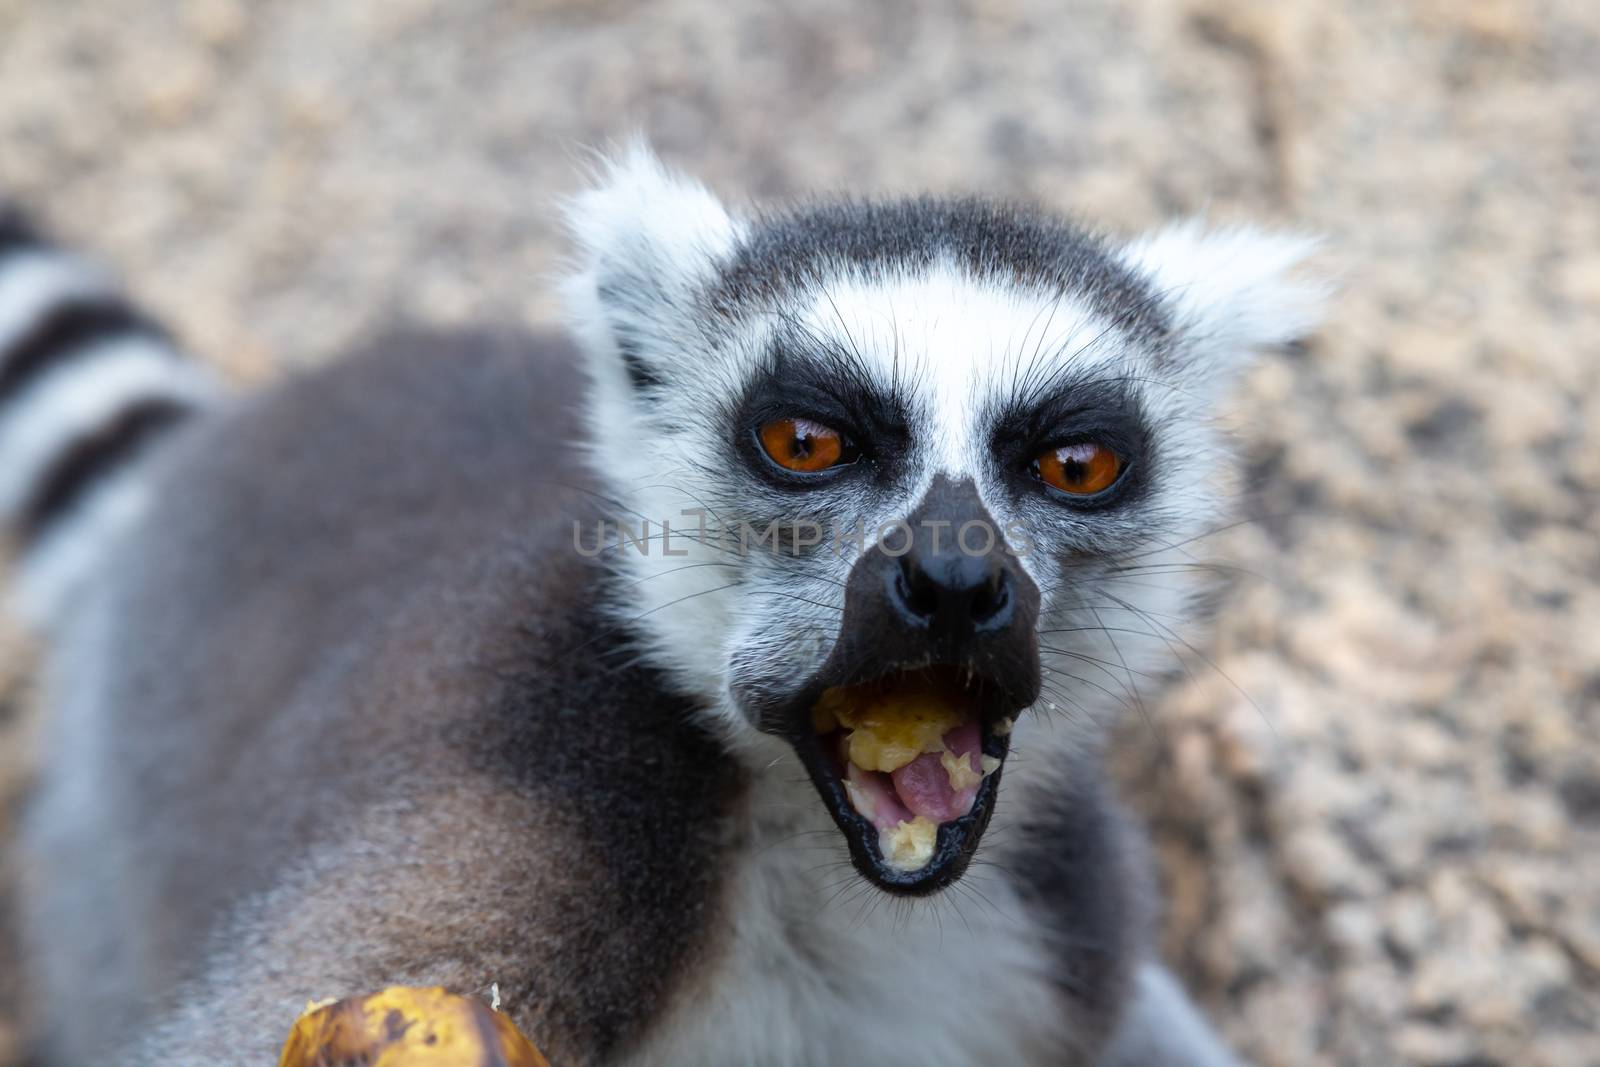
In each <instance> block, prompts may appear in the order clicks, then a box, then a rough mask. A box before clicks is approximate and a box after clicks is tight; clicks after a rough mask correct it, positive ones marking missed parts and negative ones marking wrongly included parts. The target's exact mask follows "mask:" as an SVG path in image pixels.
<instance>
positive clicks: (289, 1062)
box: [278, 986, 550, 1067]
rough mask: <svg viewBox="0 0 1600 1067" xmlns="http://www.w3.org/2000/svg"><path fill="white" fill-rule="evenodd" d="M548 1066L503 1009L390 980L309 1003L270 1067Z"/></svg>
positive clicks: (441, 990)
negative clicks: (355, 1066) (365, 992)
mask: <svg viewBox="0 0 1600 1067" xmlns="http://www.w3.org/2000/svg"><path fill="white" fill-rule="evenodd" d="M349 1063H359V1064H363V1065H366V1067H550V1064H549V1061H547V1060H546V1059H545V1058H544V1056H542V1055H540V1053H539V1050H538V1049H536V1048H534V1047H533V1044H532V1042H530V1041H529V1040H528V1039H527V1038H525V1037H523V1036H522V1033H521V1032H520V1031H519V1030H518V1029H517V1028H516V1027H515V1026H514V1025H512V1023H511V1020H510V1019H507V1018H506V1017H505V1016H504V1015H501V1014H500V1013H499V1012H497V1011H495V1010H493V1009H491V1008H490V1007H489V1005H487V1004H485V1003H483V1002H482V1001H481V1000H477V999H476V998H473V997H460V996H455V995H454V994H451V993H447V992H445V991H444V990H443V989H438V988H432V989H411V988H406V987H404V986H394V987H392V988H390V989H385V990H384V991H383V992H381V993H374V994H372V995H371V996H365V997H350V998H348V999H346V1000H340V1001H335V1002H332V1003H324V1004H312V1005H309V1006H308V1007H307V1009H306V1011H305V1013H304V1014H303V1015H301V1016H300V1018H299V1019H297V1020H296V1021H295V1024H294V1028H293V1029H292V1030H290V1032H289V1041H288V1043H287V1044H285V1045H284V1046H283V1055H282V1056H281V1057H280V1058H279V1059H278V1067H340V1065H343V1064H349Z"/></svg>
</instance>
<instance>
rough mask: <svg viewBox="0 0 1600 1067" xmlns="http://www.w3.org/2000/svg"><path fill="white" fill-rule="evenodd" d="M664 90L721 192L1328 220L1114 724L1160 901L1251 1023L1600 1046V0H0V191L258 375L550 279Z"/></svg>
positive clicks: (536, 316)
mask: <svg viewBox="0 0 1600 1067" xmlns="http://www.w3.org/2000/svg"><path fill="white" fill-rule="evenodd" d="M635 127H638V128H642V129H644V130H646V131H647V132H648V133H649V134H650V136H651V137H652V139H653V140H654V142H655V144H656V145H657V146H658V147H659V149H660V150H661V151H662V152H663V153H664V154H665V155H666V156H667V157H668V158H669V159H670V160H672V161H674V162H676V163H679V164H680V165H683V166H685V167H687V168H688V169H691V170H693V171H695V172H697V173H699V174H701V175H703V176H705V177H706V178H707V179H709V180H710V181H711V182H712V183H713V184H714V185H716V186H719V187H720V188H721V189H723V190H724V191H725V192H728V193H731V194H733V195H735V196H743V195H749V196H751V197H753V198H756V199H760V198H766V197H778V196H784V195H788V194H794V193H801V192H804V191H807V190H817V189H821V190H834V189H849V190H857V191H860V190H879V191H893V190H906V189H913V188H933V189H936V190H979V191H985V192H993V193H1001V194H1015V195H1020V196H1025V197H1029V198H1033V199H1036V200H1040V201H1043V202H1045V203H1048V204H1050V205H1054V206H1057V207H1061V208H1067V209H1071V210H1074V211H1078V212H1081V213H1083V214H1085V215H1088V216H1090V217H1092V218H1094V219H1097V220H1101V221H1104V222H1106V223H1107V224H1110V225H1112V226H1114V227H1118V228H1126V229H1133V228H1137V227H1143V226H1148V225H1150V224H1153V223H1156V222H1158V221H1160V220H1162V219H1165V218H1167V217H1169V216H1172V215H1175V214H1184V213H1192V212H1198V211H1205V212H1207V213H1208V214H1210V215H1211V216H1212V217H1214V218H1217V219H1222V220H1227V219H1235V218H1246V217H1248V218H1259V219H1267V220H1274V221H1279V222H1285V223H1289V224H1293V225H1297V226H1303V227H1308V228H1312V229H1316V230H1319V231H1321V232H1323V233H1326V234H1327V235H1328V236H1329V252H1328V255H1327V257H1326V258H1325V265H1326V266H1327V268H1328V269H1330V270H1333V271H1336V272H1337V273H1338V275H1339V276H1340V277H1341V279H1342V281H1343V285H1344V293H1343V296H1342V297H1341V298H1340V300H1339V302H1338V304H1337V306H1336V307H1335V309H1334V311H1333V314H1332V316H1331V319H1330V321H1329V324H1328V326H1327V328H1326V329H1325V330H1324V331H1323V332H1322V333H1321V334H1320V335H1319V336H1318V337H1317V338H1316V339H1315V340H1314V341H1312V342H1311V343H1309V344H1307V345H1305V346H1303V347H1297V348H1296V349H1295V350H1294V351H1292V352H1290V353H1288V354H1287V355H1285V356H1284V357H1281V358H1276V359H1272V360H1269V361H1266V362H1265V363H1264V364H1263V365H1262V366H1261V367H1260V368H1259V370H1258V371H1257V372H1256V373H1254V374H1253V375H1252V376H1251V377H1250V379H1249V380H1248V381H1247V382H1246V383H1245V385H1244V387H1243V388H1242V389H1241V390H1240V393H1239V395H1238V397H1237V404H1236V412H1237V414H1236V417H1235V419H1234V425H1235V426H1236V428H1237V434H1238V438H1239V441H1240V446H1241V448H1242V450H1243V453H1244V455H1245V458H1246V460H1247V463H1248V469H1249V471H1250V474H1251V478H1252V482H1251V484H1252V486H1253V487H1254V488H1253V492H1252V493H1251V496H1250V498H1249V500H1248V501H1247V506H1246V509H1245V512H1244V514H1245V517H1246V518H1248V519H1249V520H1250V521H1248V522H1246V523H1244V524H1242V525H1239V526H1237V527H1235V528H1231V529H1229V530H1226V531H1223V532H1221V533H1219V534H1218V535H1217V536H1216V537H1214V538H1211V539H1210V540H1209V541H1208V542H1207V544H1206V545H1205V546H1204V547H1205V548H1206V549H1207V550H1208V551H1209V552H1210V553H1212V554H1214V555H1215V556H1216V558H1218V559H1219V560H1221V561H1223V564H1224V565H1223V566H1221V567H1219V569H1218V575H1219V582H1220V595H1219V598H1218V600H1217V611H1216V620H1215V625H1214V626H1213V628H1212V631H1211V632H1210V633H1209V634H1197V635H1195V636H1194V637H1193V641H1194V649H1193V650H1192V651H1186V652H1185V655H1186V658H1187V660H1188V669H1187V670H1186V671H1184V672H1182V673H1179V674H1177V675H1176V676H1175V677H1174V679H1173V680H1172V681H1171V682H1170V683H1169V684H1167V685H1165V686H1155V685H1150V686H1147V687H1146V692H1145V693H1144V696H1145V699H1146V703H1147V705H1148V707H1149V711H1150V717H1149V722H1148V723H1146V722H1144V721H1141V720H1139V719H1138V718H1137V717H1133V722H1132V724H1131V725H1130V727H1129V729H1128V731H1127V735H1126V738H1125V739H1124V742H1123V745H1122V752H1123V754H1124V756H1125V759H1124V763H1125V767H1124V771H1125V777H1126V779H1127V782H1128V789H1129V792H1130V795H1132V796H1133V797H1134V798H1135V799H1136V801H1137V803H1138V804H1139V805H1140V806H1141V808H1142V809H1143V810H1145V811H1146V812H1147V813H1148V814H1149V816H1150V817H1151V819H1152V820H1153V824H1154V826H1155V828H1156V835H1157V842H1158V847H1159V852H1160V857H1161V862H1162V867H1163V872H1164V876H1165V879H1166V882H1167V887H1168V900H1169V903H1168V913H1167V919H1166V941H1165V944H1166V947H1167V950H1168V953H1169V955H1170V957H1171V959H1172V960H1173V961H1174V963H1175V964H1176V965H1177V966H1178V967H1179V969H1180V970H1181V971H1182V972H1183V974H1184V975H1185V977H1186V978H1187V979H1188V980H1189V982H1190V983H1191V984H1192V985H1193V986H1194V988H1195V989H1196V990H1197V992H1198V994H1199V996H1200V997H1201V999H1202V1000H1203V1001H1204V1002H1205V1003H1206V1004H1207V1006H1208V1007H1209V1008H1210V1009H1211V1011H1212V1012H1213V1013H1214V1014H1215V1016H1216V1018H1217V1019H1218V1020H1219V1022H1220V1024H1221V1026H1222V1027H1223V1029H1224V1030H1225V1031H1226V1032H1227V1034H1228V1035H1229V1036H1230V1038H1231V1039H1232V1040H1233V1041H1234V1042H1236V1043H1237V1045H1238V1046H1239V1047H1240V1048H1241V1049H1242V1050H1244V1051H1245V1052H1246V1053H1247V1054H1248V1055H1249V1056H1250V1057H1252V1058H1253V1059H1254V1060H1255V1061H1256V1062H1257V1063H1260V1064H1263V1065H1274V1067H1278V1065H1281V1067H1289V1065H1296V1067H1299V1065H1324V1064H1325V1065H1334V1064H1337V1065H1341V1067H1374V1065H1377V1067H1383V1065H1389V1064H1418V1065H1433V1067H1595V1065H1597V1064H1600V737H1597V734H1600V515H1597V513H1596V512H1597V502H1600V432H1597V431H1596V429H1595V427H1596V426H1597V425H1600V6H1596V5H1595V4H1593V3H1592V2H1591V0H1403V2H1395V0H1362V2H1353V3H1340V4H1330V3H1326V2H1323V0H1277V2H1269V0H1261V2H1233V3H1230V2H1224V0H1169V2H1160V3H1148V4H1138V5H1120V4H1112V3H1089V2H1085V0H968V2H965V3H961V2H953V0H934V2H912V0H900V2H875V3H862V2H859V0H803V2H798V3H788V4H764V3H763V4H741V3H735V2H732V0H662V2H658V3H651V4H642V3H628V2H626V0H522V2H513V0H502V2H494V0H453V2H450V3H445V2H442V0H381V2H380V0H370V2H361V3H356V2H339V3H333V2H329V0H277V2H274V3H271V4H257V3H249V2H247V0H183V2H178V0H171V2H148V0H147V2H142V3H135V2H126V3H89V2H87V0H0V189H4V190H5V191H6V192H7V193H9V194H11V195H12V196H14V197H16V198H18V199H20V200H22V201H23V202H25V203H27V204H29V205H31V206H33V207H34V208H35V209H36V210H37V211H38V212H39V213H40V214H41V215H42V216H43V217H44V218H45V220H46V221H47V222H48V223H49V224H50V225H52V226H53V227H54V228H55V229H56V230H57V231H59V232H60V233H61V234H63V235H64V236H65V237H67V238H69V239H70V240H72V241H74V242H77V243H80V244H82V245H85V246H87V247H89V248H91V249H93V250H95V251H97V252H99V253H100V254H102V255H103V256H104V257H105V258H106V259H108V260H109V261H110V262H111V263H112V264H113V265H115V266H116V267H117V268H119V269H120V271H121V272H122V273H123V274H124V275H125V276H126V277H127V278H128V280H129V282H130V285H131V287H132V289H133V290H134V291H135V292H136V293H137V294H138V295H139V296H140V297H141V298H143V299H144V300H145V301H147V302H148V303H149V304H150V305H152V306H153V307H154V308H155V309H156V310H157V311H158V312H159V313H160V314H161V315H162V316H164V317H165V318H166V319H167V320H168V321H169V322H171V323H173V324H175V325H176V326H177V327H178V328H179V330H180V331H181V332H182V333H183V335H184V336H185V337H186V338H187V339H188V340H189V341H190V342H191V344H192V346H193V347H194V348H195V349H196V350H197V351H199V352H201V353H204V354H206V355H207V356H208V357H210V358H212V359H214V360H215V361H216V362H217V363H218V364H219V365H221V366H223V367H225V368H226V369H227V370H228V371H229V372H230V373H231V374H233V375H234V376H235V377H236V378H238V379H240V380H242V381H252V382H253V381H260V380H268V379H271V378H273V377H275V376H277V375H279V374H281V373H282V372H284V371H285V370H286V369H287V368H292V367H294V366H297V365H305V364H309V363H314V362H316V361H318V360H322V359H326V358H328V357H330V356H331V355H333V354H335V353H337V352H338V351H339V350H340V349H341V348H342V347H343V346H345V345H346V344H347V343H348V342H350V341H351V340H352V339H354V338H356V337H358V336H359V335H361V334H363V333H366V332H369V331H372V330H374V329H375V328H377V327H378V326H379V325H380V324H382V323H384V322H386V321H391V320H393V319H394V318H396V317H400V318H406V319H411V320H421V321H427V322H455V321H462V320H469V319H480V318H493V319H500V320H505V319H517V318H522V319H528V320H534V321H547V320H549V319H550V318H552V317H553V316H554V314H555V308H554V305H553V303H552V301H551V298H550V295H549V290H548V286H547V285H546V279H547V278H548V277H549V275H550V272H551V271H552V269H553V268H554V267H555V266H556V265H557V264H558V262H559V256H560V254H561V242H560V235H559V232H558V229H557V226H556V225H555V223H554V221H553V216H552V210H551V208H552V202H553V200H554V199H555V198H556V197H557V196H558V195H559V194H561V193H563V192H567V191H570V190H572V189H573V188H574V187H575V185H576V184H577V183H578V182H579V180H580V178H579V173H580V171H581V169H582V159H583V155H582V152H581V150H580V148H579V146H582V145H585V144H595V143H598V142H600V141H603V140H604V139H605V138H608V137H615V136H620V135H625V134H627V133H628V132H629V131H630V130H631V129H633V128H635ZM13 647H15V646H13V645H4V646H0V648H6V649H9V648H13ZM20 659H21V655H20V653H19V652H7V651H0V673H4V674H5V675H6V676H7V678H6V681H5V682H4V683H3V684H0V731H3V732H0V796H3V797H9V798H12V800H13V801H14V799H15V798H16V797H17V796H18V795H20V792H21V791H22V789H23V788H24V786H25V782H26V774H27V772H26V766H27V763H26V759H25V753H26V745H25V743H24V741H25V737H24V735H25V733H26V732H27V730H28V729H29V728H30V726H31V724H32V723H33V722H34V719H35V713H34V712H32V711H30V710H29V705H28V701H27V699H26V693H25V687H24V684H23V682H22V681H21V678H22V677H23V674H24V672H23V670H22V669H21V668H20V667H19V666H18V664H19V661H20ZM7 832H9V824H8V823H7V822H6V821H5V818H4V817H3V813H0V834H3V833H7ZM0 951H3V942H0ZM23 981H25V977H23V976H18V975H17V974H16V973H15V969H14V968H10V969H7V968H6V967H5V966H4V964H3V963H0V1064H6V1061H7V1060H8V1058H9V1057H10V1056H13V1055H14V1054H15V1053H14V1050H15V1045H16V1033H17V1031H16V1026H15V1023H14V1021H13V1020H12V1018H10V1017H9V1015H8V1009H9V1008H11V1007H12V1006H13V1005H14V1002H15V1000H16V991H17V988H18V987H19V985H20V984H21V983H22V982H23ZM7 1049H11V1050H12V1052H11V1053H8V1052H7V1051H6V1050H7ZM7 1067H9V1065H7Z"/></svg>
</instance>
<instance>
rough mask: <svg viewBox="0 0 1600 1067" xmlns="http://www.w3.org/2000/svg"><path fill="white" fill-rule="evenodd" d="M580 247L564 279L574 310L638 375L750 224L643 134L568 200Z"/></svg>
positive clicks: (645, 378) (597, 341) (589, 341)
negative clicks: (674, 167) (669, 164)
mask: <svg viewBox="0 0 1600 1067" xmlns="http://www.w3.org/2000/svg"><path fill="white" fill-rule="evenodd" d="M566 219H567V225H568V227H569V229H570V231H571V233H572V238H573V242H574V244H575V245H576V249H577V254H576V256H575V262H574V264H573V269H572V272H571V273H570V275H569V276H568V278H567V280H566V283H565V285H564V286H563V295H564V296H565V299H566V304H567V309H568V314H569V316H570V318H571V320H572V325H573V328H574V330H575V332H576V333H577V335H578V337H579V339H580V340H581V341H582V342H583V343H584V345H585V347H587V348H588V349H589V351H590V355H591V356H592V357H594V358H605V357H606V356H613V355H614V356H620V358H621V360H622V361H623V363H624V365H625V368H626V370H627V373H628V375H629V376H630V377H631V378H633V379H634V381H635V383H636V384H641V383H648V382H650V381H652V380H653V379H654V378H655V376H656V374H657V370H656V369H655V368H653V367H652V362H653V357H655V356H657V355H659V354H661V353H662V352H663V351H670V348H671V344H672V341H673V340H674V339H675V338H676V337H681V331H683V330H684V329H685V328H686V327H687V326H688V325H689V324H688V323H687V322H685V321H684V318H685V316H686V314H687V312H688V310H689V308H690V307H691V306H692V305H693V298H694V296H695V295H696V294H697V293H698V291H699V290H700V289H701V288H702V287H703V286H704V284H705V283H706V282H707V280H708V279H709V278H710V277H711V276H712V274H713V271H714V268H715V266H716V264H717V262H718V261H719V260H721V259H722V258H723V257H725V256H726V255H727V254H728V253H729V252H730V251H731V250H732V249H733V247H734V246H735V244H736V243H737V241H738V239H739V236H740V233H741V225H740V223H739V222H737V221H736V220H735V219H734V218H733V217H732V216H731V215H729V214H728V212H727V211H726V209H724V208H723V206H722V204H721V203H720V202H719V201H718V200H717V198H716V197H714V196H713V195H712V194H711V193H710V191H709V190H707V189H706V188H705V186H703V185H701V184H700V183H698V182H696V181H693V180H692V179H689V178H686V177H683V176H682V175H679V174H676V173H674V172H672V171H669V170H668V169H667V168H666V167H664V166H662V164H661V162H660V160H658V159H657V158H656V157H655V155H654V154H653V153H652V152H651V151H650V149H649V148H648V147H647V146H646V145H645V144H644V142H643V141H639V140H636V141H633V142H631V143H630V144H629V145H628V146H627V147H625V148H624V149H622V150H621V151H620V152H618V153H617V154H615V155H613V156H611V157H610V158H609V159H607V160H605V161H604V162H603V163H602V164H601V167H600V172H599V174H598V175H597V181H596V183H595V185H594V187H593V188H591V189H589V190H588V191H586V192H583V193H580V194H578V195H577V196H575V197H573V198H572V199H571V200H569V201H568V202H567V205H566Z"/></svg>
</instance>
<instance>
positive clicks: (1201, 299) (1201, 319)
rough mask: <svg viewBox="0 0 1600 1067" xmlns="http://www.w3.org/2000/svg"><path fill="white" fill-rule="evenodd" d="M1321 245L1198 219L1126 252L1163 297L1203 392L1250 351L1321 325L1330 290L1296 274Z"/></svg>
mask: <svg viewBox="0 0 1600 1067" xmlns="http://www.w3.org/2000/svg"><path fill="white" fill-rule="evenodd" d="M1320 244H1321V242H1320V241H1319V240H1318V239H1317V238H1316V237H1313V236H1311V235H1309V234H1300V233H1282V234H1278V233H1266V232H1264V231H1262V230H1258V229H1256V228H1254V227H1251V226H1229V227H1223V228H1219V229H1214V230H1208V229H1207V228H1206V226H1205V224H1204V223H1203V222H1202V221H1201V220H1199V219H1189V220H1186V221H1184V222H1178V223H1174V224H1173V225H1171V226H1168V227H1166V228H1165V229H1162V230H1158V231H1156V232H1155V233H1152V234H1149V235H1147V236H1145V237H1142V238H1140V239H1138V240H1136V241H1133V242H1131V243H1129V244H1128V245H1127V246H1126V247H1125V248H1124V249H1123V251H1122V257H1123V260H1124V261H1125V262H1126V263H1127V264H1128V265H1129V266H1130V267H1133V268H1134V269H1135V270H1137V271H1139V272H1141V273H1143V274H1146V275H1148V276H1149V277H1150V278H1151V280H1152V281H1153V282H1154V284H1155V286H1156V288H1157V289H1158V290H1159V291H1160V292H1161V293H1162V294H1163V298H1164V301H1165V303H1166V306H1167V308H1168V310H1169V312H1170V313H1171V314H1172V316H1173V318H1174V319H1175V320H1176V324H1177V326H1178V329H1179V331H1180V332H1181V333H1182V335H1183V336H1184V339H1185V344H1186V347H1187V349H1188V352H1189V354H1190V355H1191V357H1194V358H1196V359H1197V361H1198V365H1197V366H1196V368H1195V369H1194V370H1193V371H1192V372H1191V374H1190V376H1189V377H1190V380H1191V381H1192V382H1193V383H1195V384H1204V383H1205V381H1206V380H1207V379H1208V378H1210V377H1212V376H1213V372H1214V371H1215V370H1216V369H1224V370H1226V369H1231V368H1233V367H1235V366H1237V365H1238V364H1239V363H1240V362H1242V360H1243V358H1244V357H1245V356H1247V355H1249V354H1250V353H1251V352H1252V351H1254V350H1256V349H1259V348H1264V347H1267V346H1269V345H1277V344H1283V343H1284V342H1286V341H1292V340H1294V339H1296V338H1298V337H1303V336H1304V335H1305V334H1306V333H1308V332H1309V331H1310V330H1311V329H1312V328H1313V327H1314V326H1316V324H1317V322H1318V321H1319V320H1320V319H1321V317H1322V310H1323V306H1324V305H1325V304H1326V302H1327V299H1328V296H1329V293H1330V286H1329V285H1328V284H1327V283H1326V282H1325V281H1323V280H1320V279H1319V278H1316V277H1313V276H1310V275H1306V274H1304V273H1299V274H1297V273H1296V272H1295V268H1296V267H1299V266H1302V265H1303V264H1304V263H1305V261H1306V260H1307V259H1308V258H1310V256H1311V255H1312V254H1313V253H1314V252H1315V251H1316V250H1317V248H1318V247H1319V245H1320Z"/></svg>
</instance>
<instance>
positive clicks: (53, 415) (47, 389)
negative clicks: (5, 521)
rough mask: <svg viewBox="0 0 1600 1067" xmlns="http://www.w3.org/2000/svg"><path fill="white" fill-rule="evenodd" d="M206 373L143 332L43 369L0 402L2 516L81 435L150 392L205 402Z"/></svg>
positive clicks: (12, 509)
mask: <svg viewBox="0 0 1600 1067" xmlns="http://www.w3.org/2000/svg"><path fill="white" fill-rule="evenodd" d="M210 394H211V386H210V383H209V381H208V380H207V379H206V377H205V376H204V375H203V374H201V373H199V372H198V371H197V370H196V369H195V368H194V367H193V366H191V365H189V364H187V363H184V362H182V361H180V360H178V359H177V358H175V356H174V353H173V352H172V351H171V350H170V349H168V348H167V347H166V346H165V345H163V344H161V343H159V342H157V341H153V340H150V339H148V338H144V337H132V336H130V337H121V338H116V339H113V340H108V341H103V342H99V343H98V344H97V345H96V348H95V350H94V351H92V352H85V353H81V354H79V355H77V356H75V357H73V358H72V359H70V360H67V361H64V362H62V363H60V364H58V365H56V366H54V367H52V368H51V369H50V370H49V371H48V372H46V373H45V374H43V375H42V376H41V377H40V378H39V380H38V381H36V382H34V383H33V384H31V385H30V386H28V387H27V388H26V389H25V390H23V392H22V393H20V394H19V395H18V396H16V397H13V398H12V399H11V400H10V401H9V402H8V403H7V404H5V405H4V406H3V407H0V516H9V515H11V514H12V513H14V512H15V511H16V509H17V508H19V507H20V506H21V505H22V504H23V502H24V501H25V500H26V498H27V496H28V493H29V492H30V491H31V490H32V488H33V485H34V482H35V480H36V479H37V478H38V477H39V475H40V474H41V473H43V472H44V471H45V470H46V469H48V467H49V466H50V464H51V463H52V462H54V461H55V460H56V458H57V457H58V456H60V455H61V454H62V453H63V452H64V451H65V450H66V449H68V448H70V447H71V445H72V443H73V442H74V441H76V440H77V439H79V438H81V437H84V436H86V435H88V434H92V433H94V432H95V431H96V430H98V429H100V428H102V427H103V426H105V425H106V424H107V423H108V422H109V421H111V420H112V419H114V418H115V417H116V416H117V415H118V414H119V413H120V412H122V411H124V410H126V408H127V406H128V405H129V404H130V403H132V402H134V401H138V400H143V399H145V398H148V397H171V398H173V399H176V400H190V401H198V400H203V399H205V398H206V397H208V396H209V395H210Z"/></svg>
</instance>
